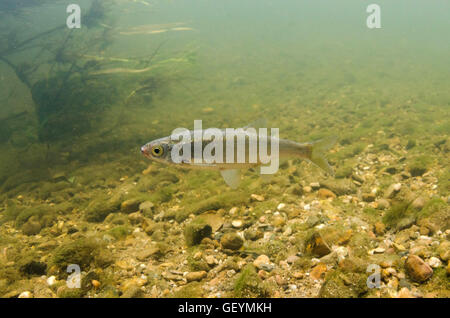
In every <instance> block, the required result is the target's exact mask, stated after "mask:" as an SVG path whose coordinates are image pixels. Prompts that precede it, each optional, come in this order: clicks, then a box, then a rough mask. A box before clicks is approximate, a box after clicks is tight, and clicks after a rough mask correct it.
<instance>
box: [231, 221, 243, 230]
mask: <svg viewBox="0 0 450 318" xmlns="http://www.w3.org/2000/svg"><path fill="white" fill-rule="evenodd" d="M243 224H244V223H243V222H242V220H234V221H233V222H231V225H232V226H233V227H234V228H237V229H239V228H241V227H242V225H243Z"/></svg>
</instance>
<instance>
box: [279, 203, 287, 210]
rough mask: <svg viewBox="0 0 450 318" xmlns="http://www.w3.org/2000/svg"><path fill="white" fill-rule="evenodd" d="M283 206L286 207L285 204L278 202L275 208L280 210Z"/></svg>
mask: <svg viewBox="0 0 450 318" xmlns="http://www.w3.org/2000/svg"><path fill="white" fill-rule="evenodd" d="M285 207H286V204H284V203H280V204H278V206H277V210H278V211H281V210H283V209H284V208H285Z"/></svg>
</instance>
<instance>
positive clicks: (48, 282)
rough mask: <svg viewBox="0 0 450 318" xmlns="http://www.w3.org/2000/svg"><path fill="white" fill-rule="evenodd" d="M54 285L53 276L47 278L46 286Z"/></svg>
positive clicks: (54, 278) (54, 279)
mask: <svg viewBox="0 0 450 318" xmlns="http://www.w3.org/2000/svg"><path fill="white" fill-rule="evenodd" d="M55 283H56V277H55V276H50V277H49V278H47V285H48V286H53V285H55Z"/></svg>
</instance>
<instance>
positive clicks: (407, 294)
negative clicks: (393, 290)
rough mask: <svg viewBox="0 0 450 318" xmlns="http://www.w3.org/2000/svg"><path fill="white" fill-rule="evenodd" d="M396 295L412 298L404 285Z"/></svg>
mask: <svg viewBox="0 0 450 318" xmlns="http://www.w3.org/2000/svg"><path fill="white" fill-rule="evenodd" d="M397 297H398V298H413V296H412V295H411V293H410V292H409V289H408V288H406V287H403V288H402V289H400V291H399V292H398V296H397Z"/></svg>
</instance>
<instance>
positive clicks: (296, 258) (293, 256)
mask: <svg viewBox="0 0 450 318" xmlns="http://www.w3.org/2000/svg"><path fill="white" fill-rule="evenodd" d="M299 259H300V257H298V256H297V255H291V256H288V258H287V259H286V262H288V264H293V263H295V262H296V261H297V260H299Z"/></svg>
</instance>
